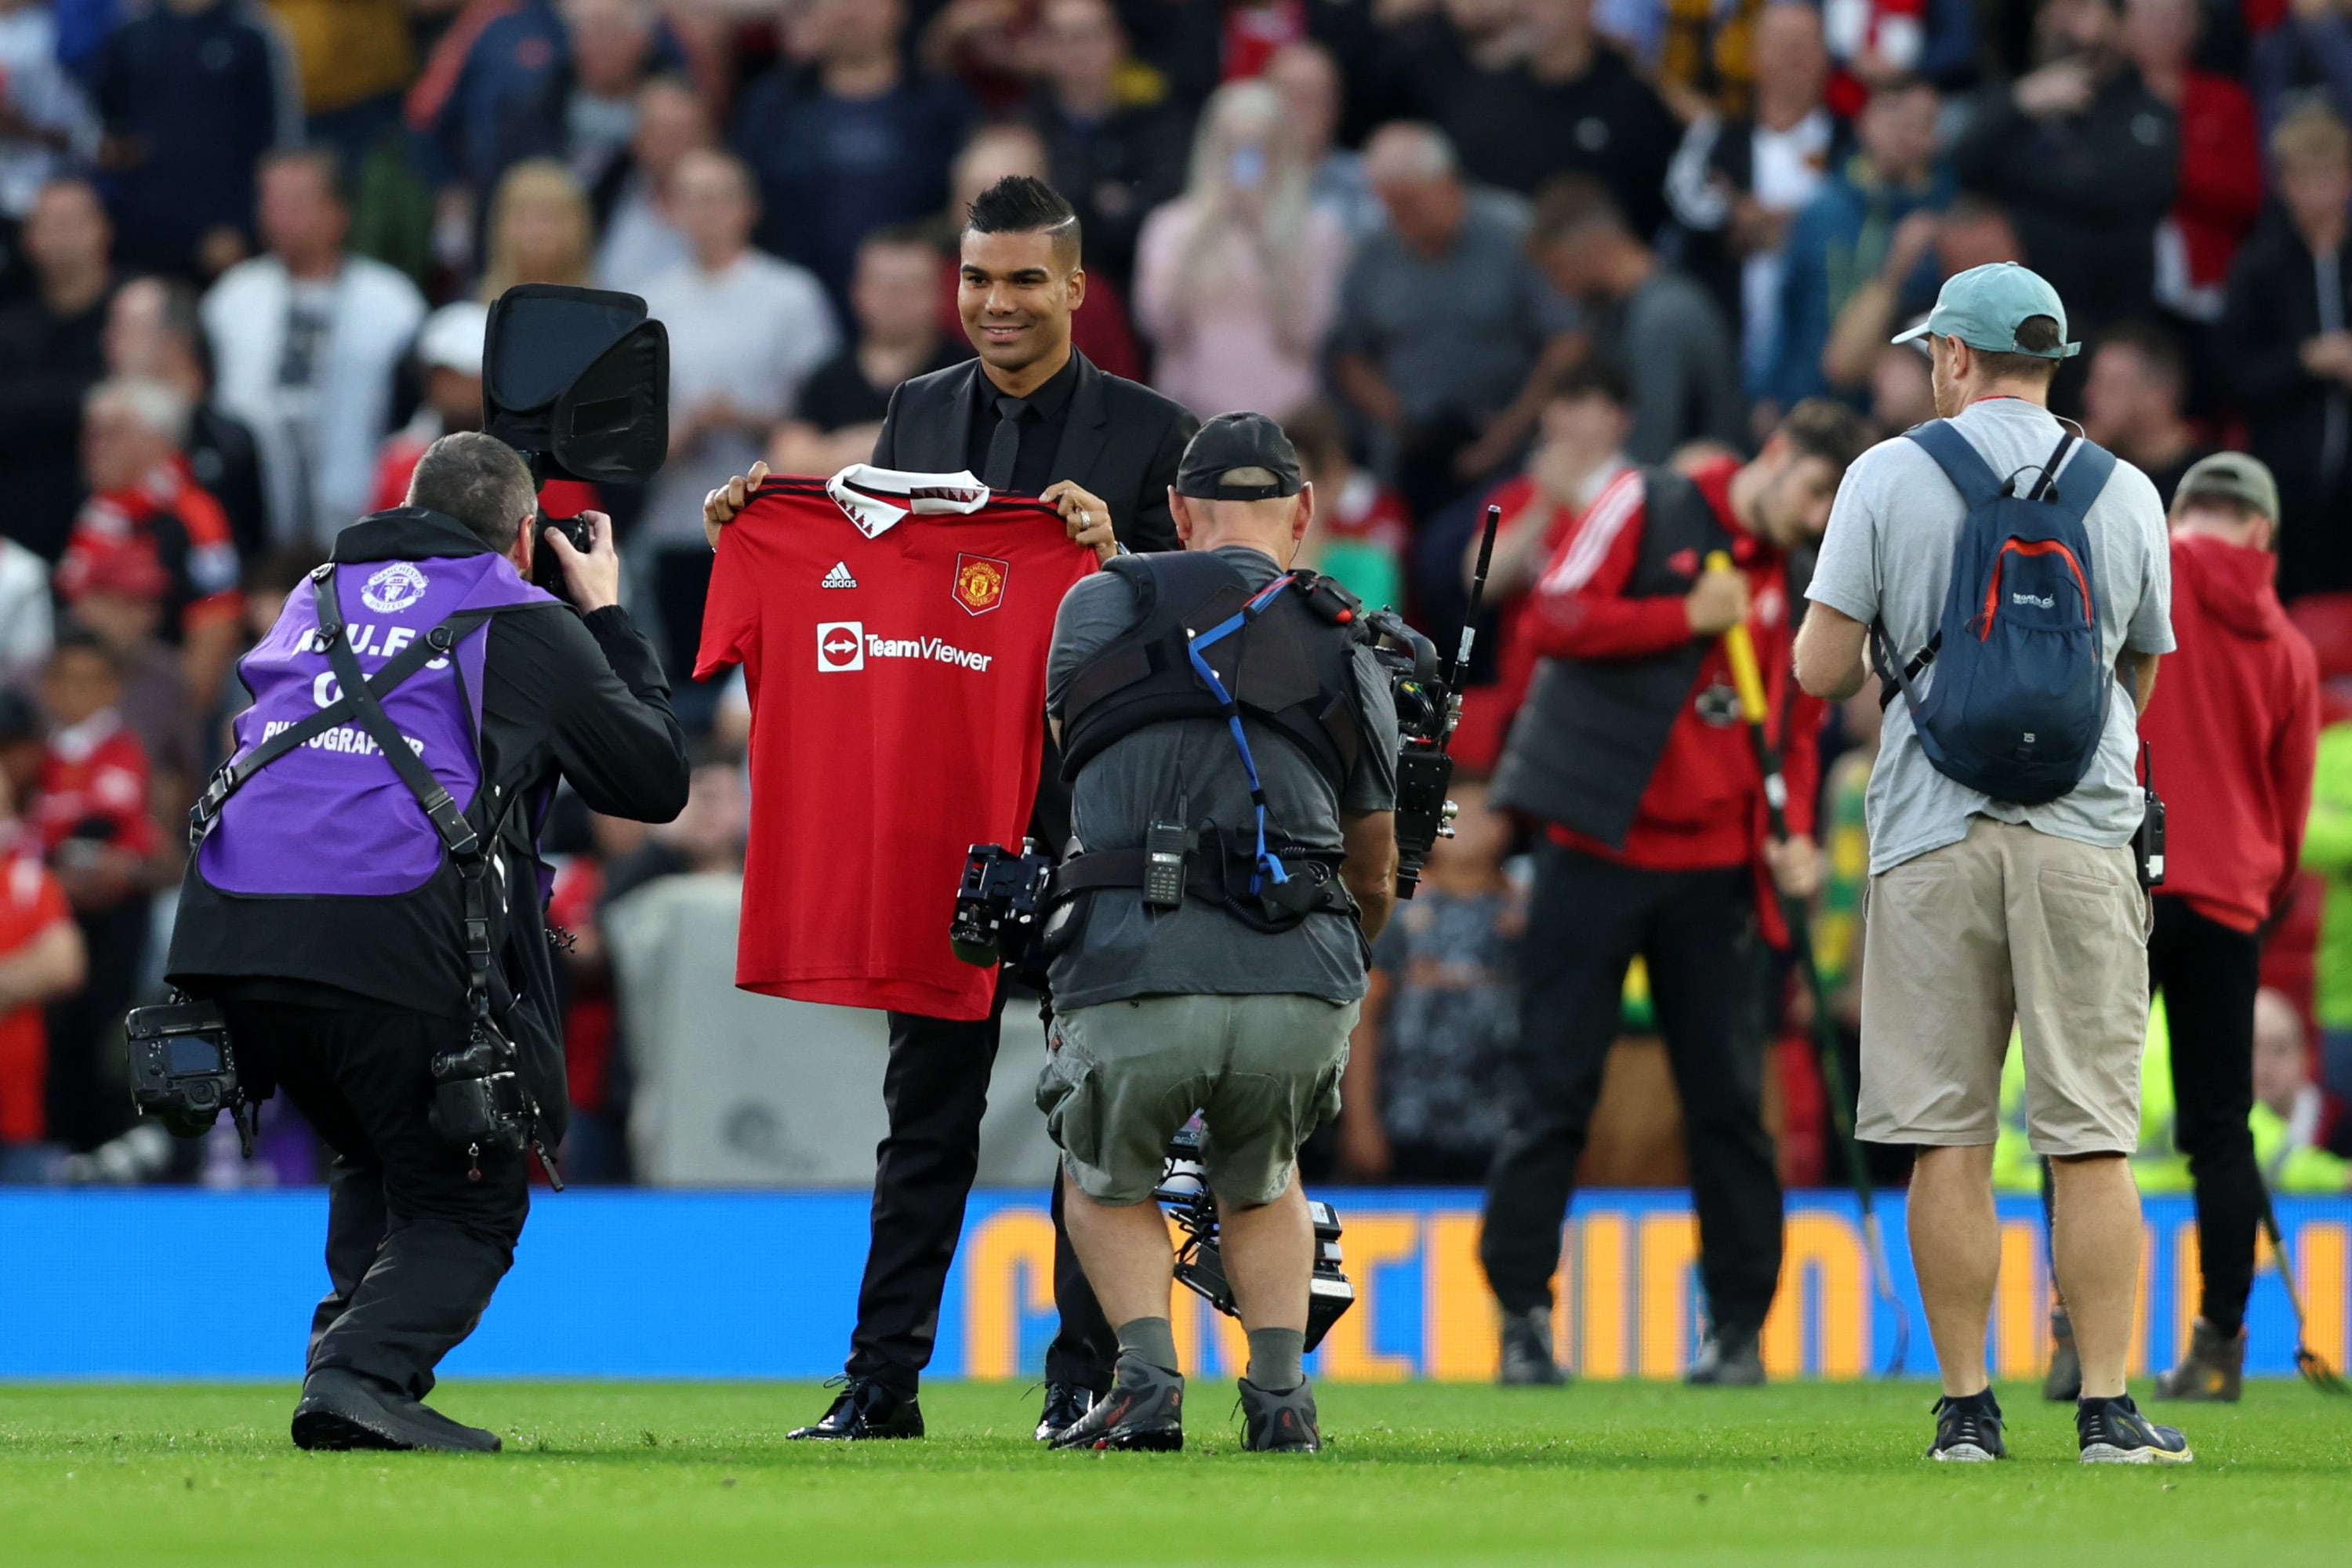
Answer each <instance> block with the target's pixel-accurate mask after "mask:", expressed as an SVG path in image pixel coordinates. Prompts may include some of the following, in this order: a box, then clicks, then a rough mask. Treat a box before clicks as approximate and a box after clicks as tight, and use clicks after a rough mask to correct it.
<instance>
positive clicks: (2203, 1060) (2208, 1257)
mask: <svg viewBox="0 0 2352 1568" xmlns="http://www.w3.org/2000/svg"><path fill="white" fill-rule="evenodd" d="M2261 985H2262V942H2261V941H2260V939H2258V938H2256V937H2255V936H2253V935H2252V933H2250V932H2246V931H2231V929H2230V928H2229V927H2228V926H2225V925H2223V924H2221V922H2220V921H2212V920H2208V919H2206V918H2205V917H2204V916H2203V915H2200V914H2199V913H2198V912H2197V911H2196V910H2193V909H2191V908H2189V900H2186V899H2180V898H2165V897H2162V896H2158V899H2157V900H2156V931H2155V934H2154V935H2152V936H2151V937H2149V938H2148V943H2147V987H2148V990H2149V991H2150V992H2155V991H2158V990H2161V991H2162V992H2163V993H2164V1013H2165V1020H2166V1022H2167V1024H2168V1026H2169V1027H2170V1030H2171V1035H2172V1105H2173V1110H2172V1116H2173V1121H2172V1139H2173V1142H2174V1143H2175V1144H2176V1145H2177V1146H2178V1147H2179V1150H2180V1152H2182V1153H2183V1154H2185V1155H2187V1156H2188V1157H2189V1176H2190V1177H2191V1178H2192V1179H2193V1180H2194V1181H2195V1183H2196V1186H2197V1257H2198V1261H2199V1266H2200V1270H2201V1272H2202V1273H2203V1276H2204V1279H2203V1290H2202V1296H2201V1299H2200V1302H2199V1306H2198V1310H2199V1312H2200V1314H2202V1316H2203V1317H2204V1318H2205V1320H2206V1321H2208V1322H2210V1323H2211V1324H2212V1325H2213V1326H2214V1327H2215V1328H2216V1329H2218V1330H2220V1331H2221V1332H2222V1333H2224V1334H2234V1333H2236V1332H2237V1331H2238V1326H2239V1325H2240V1324H2241V1323H2242V1322H2244V1321H2245V1317H2246V1295H2247V1292H2248V1291H2250V1290H2252V1289H2253V1283H2254V1232H2255V1229H2256V1227H2257V1226H2260V1225H2261V1224H2262V1215H2263V1176H2262V1168H2261V1167H2260V1166H2259V1165H2257V1164H2256V1163H2254V1135H2253V1132H2252V1130H2251V1129H2250V1128H2249V1127H2248V1126H2247V1124H2246V1118H2247V1116H2248V1115H2249V1114H2250V1113H2251V1112H2252V1110H2253V1108H2254V993H2255V992H2256V991H2257V990H2259V989H2260V988H2261Z"/></svg>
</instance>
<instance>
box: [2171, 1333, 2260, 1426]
mask: <svg viewBox="0 0 2352 1568" xmlns="http://www.w3.org/2000/svg"><path fill="white" fill-rule="evenodd" d="M2245 1377H2246V1331H2245V1328H2244V1327H2243V1326H2242V1325H2241V1326H2240V1328H2239V1330H2238V1331H2237V1332H2236V1333H2235V1334H2233V1335H2231V1337H2230V1338H2228V1339H2226V1340H2225V1339H2223V1338H2222V1337H2221V1332H2220V1331H2218V1330H2216V1329H2215V1328H2214V1327H2213V1325H2212V1324H2210V1323H2209V1322H2207V1321H2205V1320H2204V1319H2202V1318H2200V1319H2198V1320H2197V1325H2196V1327H2194V1328H2192V1329H2190V1330H2189V1353H2188V1354H2187V1355H2184V1356H2182V1357H2181V1358H2180V1363H2179V1365H2178V1366H2175V1367H2174V1368H2172V1370H2171V1371H2169V1372H2167V1373H2164V1374H2163V1375H2162V1376H2161V1377H2158V1379H2157V1380H2156V1396H2157V1397H2158V1399H2193V1400H2200V1401H2203V1402H2205V1403H2208V1404H2219V1405H2235V1404H2236V1403H2238V1396H2239V1395H2240V1394H2243V1393H2244V1392H2245Z"/></svg>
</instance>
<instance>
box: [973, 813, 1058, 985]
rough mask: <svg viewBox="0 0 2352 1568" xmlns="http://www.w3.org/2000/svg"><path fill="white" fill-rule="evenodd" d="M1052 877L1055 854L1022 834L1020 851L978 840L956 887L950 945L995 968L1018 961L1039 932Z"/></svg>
mask: <svg viewBox="0 0 2352 1568" xmlns="http://www.w3.org/2000/svg"><path fill="white" fill-rule="evenodd" d="M1053 879H1054V858H1053V857H1052V856H1050V855H1045V854H1042V853H1040V852H1039V850H1038V848H1037V841H1036V840H1035V839H1034V838H1024V839H1023V840H1022V841H1021V850H1020V853H1018V854H1015V853H1014V852H1013V851H1012V850H1010V849H1007V848H1006V847H1004V846H1003V845H1002V844H975V845H973V846H972V847H971V854H970V855H968V856H967V857H966V858H965V859H964V863H963V880H962V881H961V883H959V884H958V885H957V887H956V901H955V919H954V921H953V922H952V923H951V924H950V926H949V927H948V945H949V946H950V947H951V948H953V949H954V950H955V955H956V956H957V957H958V958H960V959H961V960H962V961H963V962H964V963H971V964H976V965H978V966H980V967H981V968H983V969H993V968H995V967H996V965H998V964H999V963H1020V962H1021V960H1022V958H1023V957H1024V956H1025V955H1026V954H1027V952H1028V951H1029V944H1030V943H1031V942H1034V940H1035V938H1036V935H1037V928H1038V922H1039V921H1042V920H1044V918H1045V900H1046V897H1047V894H1048V891H1049V889H1051V887H1052V885H1053Z"/></svg>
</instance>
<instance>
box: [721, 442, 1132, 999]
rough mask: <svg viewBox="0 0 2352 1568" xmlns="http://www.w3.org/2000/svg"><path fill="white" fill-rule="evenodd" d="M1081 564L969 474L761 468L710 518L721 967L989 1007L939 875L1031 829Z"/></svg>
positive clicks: (1021, 505) (836, 991) (807, 983)
mask: <svg viewBox="0 0 2352 1568" xmlns="http://www.w3.org/2000/svg"><path fill="white" fill-rule="evenodd" d="M1094 563H1095V562H1094V552H1092V551H1090V550H1087V549H1084V548H1082V547H1080V546H1077V545H1075V544H1072V543H1071V542H1070V541H1069V538H1068V537H1067V535H1066V532H1065V531H1064V529H1063V526H1062V520H1061V517H1060V515H1059V514H1058V513H1057V512H1056V511H1055V509H1054V508H1052V507H1050V506H1047V505H1046V504H1045V502H1043V501H1039V500H1031V499H1027V498H1018V499H1016V498H1013V497H1002V498H998V497H992V496H991V495H990V494H989V491H988V489H987V488H986V487H985V486H983V485H982V484H980V483H979V482H978V481H977V480H975V479H972V477H971V475H970V474H953V475H948V474H901V473H892V472H889V471H887V470H885V469H879V468H867V467H865V466H863V465H859V466H857V467H854V468H845V469H844V470H843V471H842V472H841V473H839V474H837V475H835V477H834V478H833V479H831V480H829V481H827V480H817V479H771V480H769V481H768V482H767V483H766V484H764V485H762V486H761V488H760V492H759V494H758V495H756V496H755V497H753V498H752V500H751V504H750V505H748V506H746V507H745V508H744V509H743V512H742V515H741V516H740V517H738V518H737V519H736V520H735V521H733V522H732V523H730V524H729V525H728V527H727V528H726V530H725V531H723V532H722V533H721V534H720V536H719V559H718V561H717V562H716V563H714V566H713V569H712V571H711V574H710V596H709V601H708V603H706V605H704V607H703V613H702V647H701V651H700V655H699V657H698V660H697V662H696V665H695V670H694V673H695V675H696V677H697V678H698V679H708V678H709V676H710V675H711V674H713V673H714V672H716V671H718V670H719V669H723V668H726V667H727V666H729V665H731V664H736V663H739V662H740V664H741V665H742V666H743V673H744V679H745V680H746V682H747V684H748V685H749V686H750V688H751V846H750V849H749V852H748V854H747V857H746V865H745V869H744V875H743V921H742V929H741V934H740V938H739V940H738V942H737V944H736V960H735V983H736V984H738V985H740V986H742V987H743V988H744V989H746V990H749V991H759V992H763V993H765V994H769V995H773V996H790V997H793V998H794V999H796V1000H799V1001H803V1002H831V1003H836V1004H840V1005H845V1006H852V1007H886V1008H890V1009H894V1010H896V1011H898V1012H904V1013H919V1014H923V1015H926V1016H930V1017H935V1018H965V1019H971V1018H984V1017H986V1016H988V1011H989V1006H990V1003H991V999H992V995H993V994H994V991H995V987H996V976H995V974H994V973H993V972H992V971H990V970H985V969H980V968H975V967H973V966H972V965H971V964H968V963H961V962H959V961H958V960H957V958H956V957H955V955H954V953H952V952H950V951H949V948H948V922H949V920H950V916H951V915H952V914H953V913H954V910H955V890H956V883H957V880H958V879H959V878H960V877H961V874H962V871H963V863H964V856H965V853H966V851H967V850H968V849H969V848H970V847H971V846H972V845H974V844H1004V845H1017V844H1018V843H1019V842H1020V840H1021V836H1022V834H1023V833H1024V831H1025V830H1026V829H1027V827H1028V825H1029V812H1030V807H1031V805H1033V804H1034V797H1035V795H1036V792H1037V771H1038V767H1039V765H1040V763H1041V761H1042V759H1043V753H1044V750H1045V653H1046V649H1047V648H1048V647H1049V646H1050V645H1051V644H1052V642H1053V637H1054V615H1055V611H1056V610H1058V609H1059V608H1060V607H1061V604H1062V595H1064V594H1065V593H1066V592H1068V590H1069V587H1070V584H1073V583H1076V581H1077V580H1078V579H1079V578H1081V577H1083V576H1085V575H1086V574H1087V573H1089V572H1091V571H1093V570H1094Z"/></svg>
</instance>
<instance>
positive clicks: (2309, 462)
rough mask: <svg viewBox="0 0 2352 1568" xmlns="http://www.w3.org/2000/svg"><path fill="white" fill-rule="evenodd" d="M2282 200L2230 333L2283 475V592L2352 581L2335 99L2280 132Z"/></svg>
mask: <svg viewBox="0 0 2352 1568" xmlns="http://www.w3.org/2000/svg"><path fill="white" fill-rule="evenodd" d="M2271 163H2272V165H2273V167H2274V168H2275V169H2276V171H2277V190H2278V195H2279V201H2278V206H2277V208H2276V209H2275V210H2273V212H2272V213H2270V214H2269V215H2268V216H2266V217H2265V219H2264V221H2263V225H2262V226H2261V227H2260V228H2258V229H2257V230H2256V231H2255V232H2254V233H2253V235H2252V237H2249V238H2248V239H2247V241H2246V243H2245V246H2244V247H2243V248H2242V249H2241V250H2240V251H2239V252H2238V258H2237V260H2236V262H2235V263H2234V264H2232V265H2231V268H2230V295H2229V308H2228V310H2227V312H2226V314H2225V316H2224V318H2223V321H2222V326H2221V341H2222V342H2226V343H2228V344H2229V345H2230V353H2229V356H2228V358H2227V360H2226V361H2225V363H2227V365H2228V366H2229V371H2230V380H2231V384H2232V390H2234V391H2235V392H2236V394H2237V396H2238V406H2239V407H2240V408H2241V409H2242V410H2243V412H2244V414H2245V416H2246V423H2247V426H2248V435H2249V437H2250V439H2249V440H2248V442H2247V445H2248V446H2249V447H2252V450H2253V454H2254V456H2255V457H2257V458H2261V459H2262V460H2263V462H2265V463H2267V464H2269V465H2270V469H2271V472H2272V473H2273V474H2275V475H2277V476H2278V491H2279V506H2280V513H2279V516H2280V520H2281V521H2283V522H2284V523H2285V525H2286V526H2285V527H2284V529H2283V530H2281V531H2280V536H2279V544H2278V552H2279V565H2278V591H2279V597H2280V598H2282V599H2292V598H2294V597H2295V596H2296V595H2302V594H2331V593H2342V592H2343V591H2345V590H2346V589H2347V588H2352V536H2347V531H2346V530H2345V529H2344V528H2343V527H2342V526H2340V524H2339V522H2338V520H2339V519H2341V518H2342V517H2343V516H2344V515H2345V508H2346V505H2347V502H2348V501H2352V265H2347V263H2352V131H2347V129H2346V128H2345V125H2344V122H2343V121H2340V120H2338V119H2337V118H2336V115H2335V114H2334V113H2333V112H2332V111H2331V110H2328V109H2327V108H2326V106H2325V105H2324V104H2316V103H2315V104H2309V105H2306V106H2305V107H2304V108H2302V109H2299V110H2295V111H2294V113H2292V114H2289V115H2287V116H2286V117H2285V118H2284V119H2283V120H2281V121H2279V123H2278V129H2276V130H2275V131H2273V132H2271Z"/></svg>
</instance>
